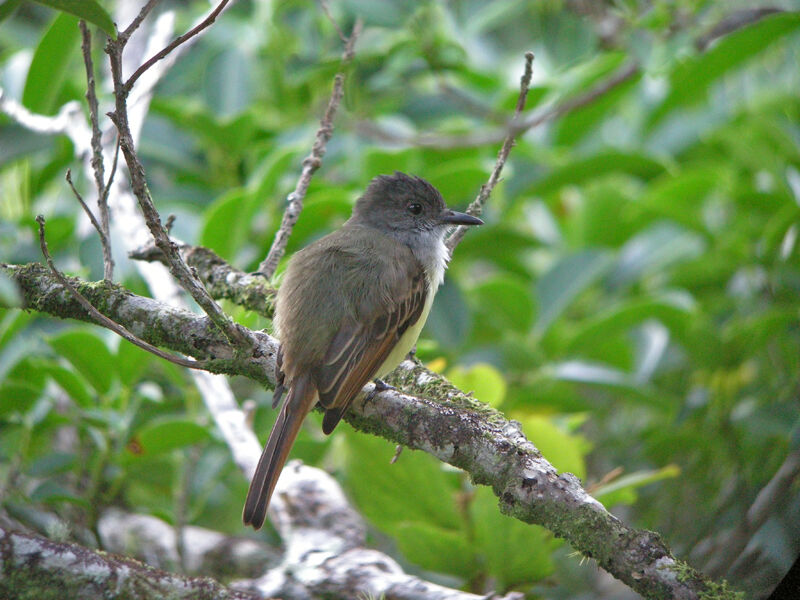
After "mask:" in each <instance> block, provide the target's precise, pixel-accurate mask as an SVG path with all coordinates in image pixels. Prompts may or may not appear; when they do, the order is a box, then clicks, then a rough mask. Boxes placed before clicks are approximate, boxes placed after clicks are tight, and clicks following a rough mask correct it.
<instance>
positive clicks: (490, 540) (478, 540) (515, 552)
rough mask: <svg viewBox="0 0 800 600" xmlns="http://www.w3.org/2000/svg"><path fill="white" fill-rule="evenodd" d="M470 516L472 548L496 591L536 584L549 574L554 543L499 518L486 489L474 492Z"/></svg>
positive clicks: (522, 525)
mask: <svg viewBox="0 0 800 600" xmlns="http://www.w3.org/2000/svg"><path fill="white" fill-rule="evenodd" d="M470 514H471V516H472V523H473V524H474V528H475V541H474V545H475V548H476V549H477V550H479V551H480V553H481V555H482V558H483V560H484V561H485V562H486V565H487V567H488V570H489V573H490V574H491V576H492V577H493V578H496V579H497V580H498V583H499V585H497V589H507V588H508V587H510V586H513V585H519V584H523V583H529V582H534V581H539V580H540V579H543V578H544V577H547V576H548V575H549V574H550V573H552V572H553V562H552V559H551V552H552V550H553V549H554V548H555V547H556V545H557V544H558V542H556V541H554V540H553V539H552V537H551V535H550V534H549V533H547V532H546V531H545V530H544V529H542V528H541V527H539V526H537V525H528V524H527V523H523V522H522V521H518V520H517V519H514V518H512V517H507V516H505V515H503V514H501V513H500V510H499V509H498V506H497V498H496V497H495V496H494V495H493V494H492V492H491V490H490V489H489V488H486V487H479V488H476V489H475V495H474V497H473V499H472V504H471V505H470Z"/></svg>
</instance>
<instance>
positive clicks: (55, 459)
mask: <svg viewBox="0 0 800 600" xmlns="http://www.w3.org/2000/svg"><path fill="white" fill-rule="evenodd" d="M77 462H78V457H77V455H76V454H75V453H74V452H53V453H52V454H45V455H44V456H42V457H41V458H37V459H36V460H35V461H34V462H33V463H32V464H31V466H30V467H28V475H30V476H31V477H52V476H53V475H58V474H59V473H65V472H67V471H69V470H71V469H72V467H74V466H75V465H76V464H77Z"/></svg>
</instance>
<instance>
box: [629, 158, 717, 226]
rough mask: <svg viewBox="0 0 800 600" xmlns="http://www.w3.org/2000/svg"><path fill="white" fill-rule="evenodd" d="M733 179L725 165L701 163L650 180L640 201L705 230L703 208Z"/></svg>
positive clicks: (688, 224) (685, 223)
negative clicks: (674, 173)
mask: <svg viewBox="0 0 800 600" xmlns="http://www.w3.org/2000/svg"><path fill="white" fill-rule="evenodd" d="M730 180H731V177H730V173H729V170H728V169H727V168H726V167H724V166H723V165H713V166H702V167H696V168H690V169H686V170H683V171H681V172H679V173H678V174H677V175H675V176H671V175H666V174H665V175H664V176H662V177H659V178H658V179H657V180H655V181H653V182H651V184H650V185H649V186H648V187H647V191H646V192H645V193H644V194H642V195H641V197H640V198H639V200H638V204H639V205H640V206H641V207H644V208H646V209H647V210H649V211H652V212H653V213H655V214H659V215H662V216H664V217H668V218H670V219H671V220H673V221H675V222H676V223H680V224H682V225H685V226H686V227H690V228H692V229H698V230H704V229H705V225H704V223H703V208H704V206H705V204H706V200H707V198H708V196H709V195H710V194H720V193H723V190H725V189H726V188H727V187H728V186H727V185H726V184H727V183H728V182H729V181H730Z"/></svg>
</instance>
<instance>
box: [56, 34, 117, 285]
mask: <svg viewBox="0 0 800 600" xmlns="http://www.w3.org/2000/svg"><path fill="white" fill-rule="evenodd" d="M79 24H80V28H81V40H82V41H81V51H82V52H83V64H84V67H86V102H87V103H88V104H89V122H90V123H91V125H92V160H91V165H92V171H93V172H94V182H95V187H96V188H97V210H98V211H99V212H100V223H99V224H98V223H97V220H96V219H95V218H94V215H93V214H92V213H91V211H89V209H88V207H87V206H86V205H85V204H84V203H83V200H82V199H81V198H80V195H79V194H78V192H77V191H76V190H75V187H74V186H73V185H72V181H70V179H69V171H67V173H68V175H67V177H68V178H67V181H69V184H70V187H72V191H73V192H74V193H75V195H76V196H78V199H79V200H80V202H81V205H83V207H84V210H86V211H87V214H88V215H89V219H90V220H91V221H92V225H94V228H95V229H96V230H97V233H98V235H99V236H100V246H101V248H102V250H103V278H104V279H107V280H108V281H111V280H112V279H113V278H114V258H113V257H112V255H111V233H110V232H111V230H110V226H109V220H108V197H107V195H106V194H105V189H106V183H105V173H104V171H105V169H104V166H103V145H102V143H101V139H102V134H101V132H100V123H99V121H98V112H99V108H98V104H97V93H96V91H95V82H94V63H93V62H92V34H91V32H90V31H89V28H88V27H87V26H86V22H85V21H83V20H81V21H80V23H79ZM113 176H114V171H112V174H111V176H110V178H113Z"/></svg>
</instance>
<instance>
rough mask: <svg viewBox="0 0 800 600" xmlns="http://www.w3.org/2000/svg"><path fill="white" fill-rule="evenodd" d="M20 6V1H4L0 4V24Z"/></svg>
mask: <svg viewBox="0 0 800 600" xmlns="http://www.w3.org/2000/svg"><path fill="white" fill-rule="evenodd" d="M20 4H22V0H6V1H5V2H3V3H2V4H0V23H2V22H3V21H5V20H6V19H7V18H8V17H10V16H11V15H12V14H14V11H15V10H17V8H19V5H20Z"/></svg>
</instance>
